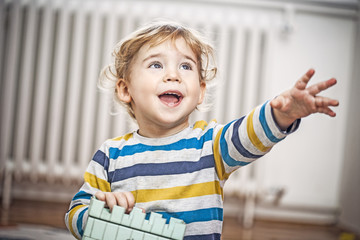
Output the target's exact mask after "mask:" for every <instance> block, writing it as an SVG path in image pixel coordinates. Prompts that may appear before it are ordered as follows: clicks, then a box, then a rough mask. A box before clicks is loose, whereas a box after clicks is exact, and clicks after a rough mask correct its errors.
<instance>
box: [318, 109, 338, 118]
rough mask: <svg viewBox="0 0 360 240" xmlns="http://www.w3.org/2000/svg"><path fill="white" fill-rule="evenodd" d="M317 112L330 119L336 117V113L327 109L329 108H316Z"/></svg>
mask: <svg viewBox="0 0 360 240" xmlns="http://www.w3.org/2000/svg"><path fill="white" fill-rule="evenodd" d="M318 112H319V113H324V114H326V115H329V116H330V117H335V116H336V113H335V112H334V111H333V110H331V108H329V107H322V108H318Z"/></svg>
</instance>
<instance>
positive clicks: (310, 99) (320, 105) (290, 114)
mask: <svg viewBox="0 0 360 240" xmlns="http://www.w3.org/2000/svg"><path fill="white" fill-rule="evenodd" d="M314 73H315V71H314V70H313V69H310V70H308V71H307V73H306V74H304V75H303V76H302V77H301V78H300V79H299V80H298V81H297V82H296V84H295V86H294V87H293V88H291V89H290V90H288V91H286V92H283V93H282V94H280V95H279V96H277V97H276V98H274V99H273V100H272V101H271V102H270V105H271V107H272V108H273V110H274V117H275V121H276V122H277V124H278V125H279V127H280V128H281V129H282V130H286V129H287V128H288V127H289V126H290V125H291V124H292V123H293V122H294V121H295V120H296V119H299V118H303V117H306V116H308V115H310V114H312V113H317V112H318V113H324V114H327V115H329V116H330V117H335V115H336V114H335V112H333V111H332V110H331V109H330V107H335V106H338V105H339V101H338V100H335V99H331V98H327V97H322V96H317V94H318V93H320V92H322V91H324V90H326V89H328V88H329V87H332V86H333V85H335V84H336V79H335V78H331V79H329V80H327V81H323V82H319V83H316V84H314V85H311V86H309V87H307V84H308V82H309V81H310V79H311V78H312V76H313V75H314Z"/></svg>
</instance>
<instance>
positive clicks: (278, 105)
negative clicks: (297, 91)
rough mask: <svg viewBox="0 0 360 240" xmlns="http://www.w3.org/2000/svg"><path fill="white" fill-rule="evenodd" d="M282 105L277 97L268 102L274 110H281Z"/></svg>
mask: <svg viewBox="0 0 360 240" xmlns="http://www.w3.org/2000/svg"><path fill="white" fill-rule="evenodd" d="M282 105H283V103H282V101H281V97H279V96H277V97H275V98H274V99H273V100H271V102H270V106H271V107H272V108H275V109H281V107H282Z"/></svg>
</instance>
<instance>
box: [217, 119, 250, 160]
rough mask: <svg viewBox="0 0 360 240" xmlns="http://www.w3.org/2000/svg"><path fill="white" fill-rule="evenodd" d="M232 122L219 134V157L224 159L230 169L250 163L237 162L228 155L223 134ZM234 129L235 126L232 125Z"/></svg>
mask: <svg viewBox="0 0 360 240" xmlns="http://www.w3.org/2000/svg"><path fill="white" fill-rule="evenodd" d="M233 122H234V121H232V122H230V123H229V124H227V125H225V127H224V129H223V131H222V133H221V136H220V149H221V156H222V158H223V159H224V161H225V163H226V164H227V165H228V166H230V167H235V166H245V165H247V164H249V163H250V162H243V161H237V160H235V159H233V158H232V157H231V156H230V154H229V148H228V144H227V142H226V139H225V133H226V131H227V130H228V128H229V127H230V125H231V124H232V123H233ZM234 127H235V125H234Z"/></svg>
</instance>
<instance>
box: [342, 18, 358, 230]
mask: <svg viewBox="0 0 360 240" xmlns="http://www.w3.org/2000/svg"><path fill="white" fill-rule="evenodd" d="M359 23H360V14H359V18H358V26H357V36H356V45H355V54H356V57H355V58H354V71H353V73H354V74H353V81H351V89H350V91H349V109H350V111H349V112H348V115H347V120H348V121H347V129H346V139H345V146H344V155H343V161H344V162H343V169H342V172H341V174H342V176H341V185H340V186H341V191H340V207H341V215H340V224H341V225H342V226H344V227H346V228H349V229H351V230H353V231H355V232H357V233H358V234H360V207H359V203H360V187H359V183H360V174H359V172H360V148H359V143H360V128H359V122H360V111H359V101H360V97H359V92H360V81H359V78H360V68H359V67H360V24H359Z"/></svg>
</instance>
